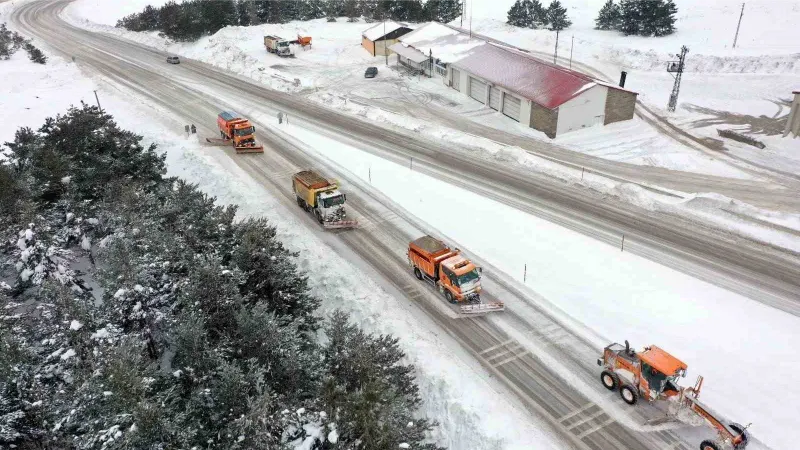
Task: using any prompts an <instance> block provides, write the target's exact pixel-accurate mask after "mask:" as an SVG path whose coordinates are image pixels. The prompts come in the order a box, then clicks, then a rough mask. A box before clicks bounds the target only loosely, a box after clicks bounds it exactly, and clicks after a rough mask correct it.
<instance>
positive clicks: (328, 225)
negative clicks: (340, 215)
mask: <svg viewBox="0 0 800 450" xmlns="http://www.w3.org/2000/svg"><path fill="white" fill-rule="evenodd" d="M322 227H323V228H325V229H326V230H335V229H342V228H357V227H358V221H356V220H338V221H336V222H325V223H323V224H322Z"/></svg>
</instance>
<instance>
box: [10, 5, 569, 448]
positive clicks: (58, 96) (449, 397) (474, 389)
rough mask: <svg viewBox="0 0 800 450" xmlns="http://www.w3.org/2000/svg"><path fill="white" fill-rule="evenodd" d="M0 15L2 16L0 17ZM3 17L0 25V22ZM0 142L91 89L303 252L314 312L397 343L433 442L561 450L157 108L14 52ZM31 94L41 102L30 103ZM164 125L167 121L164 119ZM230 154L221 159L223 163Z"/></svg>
mask: <svg viewBox="0 0 800 450" xmlns="http://www.w3.org/2000/svg"><path fill="white" fill-rule="evenodd" d="M1 16H2V15H1V14H0V17H1ZM0 20H1V19H0ZM0 72H2V73H3V80H4V83H3V85H2V86H0V106H2V109H0V122H1V123H3V127H2V128H0V141H2V142H5V141H10V140H13V138H14V132H15V131H16V130H17V129H18V128H19V127H23V126H28V127H32V128H37V127H39V126H41V124H42V123H43V122H44V119H45V118H46V117H48V116H54V115H56V114H58V113H62V112H64V111H65V110H66V109H67V108H68V107H69V105H71V104H79V103H80V102H81V101H84V102H87V103H94V101H95V100H94V93H93V91H94V90H95V89H98V94H99V95H100V100H101V104H102V106H103V108H104V109H105V110H106V111H107V112H108V113H110V114H112V115H114V117H115V120H116V121H117V123H119V124H120V126H121V127H122V128H124V129H128V130H132V131H134V132H136V133H138V134H141V135H143V136H144V138H145V142H144V144H145V145H148V144H149V143H151V142H152V143H156V144H157V145H158V146H159V149H160V150H161V151H164V152H166V154H167V164H168V169H169V174H170V175H175V176H180V177H182V178H184V179H186V180H188V181H190V182H192V183H197V184H199V185H200V186H202V189H203V191H205V192H206V193H208V194H209V195H212V196H215V197H217V200H218V202H220V203H222V204H229V203H236V204H238V205H239V206H240V208H239V214H240V215H241V216H242V217H247V216H260V217H266V218H268V219H269V220H270V221H271V222H272V223H273V224H274V225H275V226H276V227H277V229H278V235H279V238H280V239H281V241H282V242H284V243H285V244H286V246H287V248H289V249H291V250H292V251H297V252H300V255H299V257H298V260H297V261H296V262H297V264H298V266H299V267H300V268H301V269H303V270H305V271H307V272H308V273H314V274H316V275H315V276H313V277H310V278H309V285H310V287H311V289H312V292H313V293H314V294H315V295H317V296H319V297H321V298H324V299H325V302H324V303H323V306H322V309H321V311H320V313H321V314H328V313H330V312H332V311H333V310H334V309H342V310H344V311H346V312H348V313H350V314H351V316H352V319H353V320H354V321H355V322H357V323H358V324H359V325H361V326H362V327H363V328H364V329H366V330H368V331H370V332H374V333H391V334H393V335H395V336H397V337H399V338H400V339H401V345H402V346H403V349H404V351H405V352H406V354H407V355H408V360H409V362H410V363H412V364H414V365H415V366H416V367H417V373H416V376H417V382H418V384H419V387H420V393H421V396H422V398H423V400H424V405H423V410H422V411H421V413H422V414H425V415H427V416H428V417H430V418H434V419H436V420H438V421H439V422H440V423H441V424H440V426H439V428H438V433H437V435H436V436H434V437H435V438H436V439H437V441H438V442H439V443H440V444H442V445H446V446H447V447H449V448H453V449H496V450H516V449H519V450H523V449H530V448H533V447H534V446H535V447H536V448H541V449H544V450H547V449H557V448H561V447H560V446H559V444H557V441H556V440H554V439H552V438H551V437H550V436H548V435H547V434H546V433H545V432H543V431H542V430H541V429H540V428H538V427H537V424H536V423H535V422H534V421H533V420H532V419H531V417H530V416H529V415H528V414H527V413H526V412H525V411H523V410H521V409H518V408H517V407H516V406H515V405H514V404H513V403H512V402H509V401H507V400H506V399H505V397H504V396H503V395H502V393H500V392H498V391H496V390H495V383H493V382H492V381H491V380H489V379H488V376H487V375H486V374H485V372H484V371H483V370H482V369H481V368H480V367H478V366H477V363H476V362H474V361H473V360H472V358H471V357H470V356H469V355H467V354H466V353H464V352H463V351H461V350H459V345H458V344H457V343H456V342H454V341H452V340H451V339H450V338H449V337H447V336H446V335H443V334H442V333H436V332H435V331H432V330H434V329H435V325H433V324H432V323H430V321H429V319H427V318H426V317H425V316H423V315H421V313H420V312H419V311H418V310H417V309H416V307H414V306H412V305H411V304H410V303H409V302H408V301H407V300H405V299H402V298H401V297H398V296H396V293H394V292H389V291H387V290H385V289H384V288H383V287H381V286H379V285H377V284H376V283H375V282H374V281H371V280H370V278H369V276H368V275H366V274H365V273H363V272H362V271H361V270H360V269H358V268H356V267H355V266H353V265H352V264H350V263H349V262H348V261H346V260H345V259H344V258H343V257H341V256H339V255H338V254H337V253H336V252H335V251H333V250H331V249H330V248H329V247H328V245H327V244H326V242H325V240H326V239H330V237H329V236H328V235H325V234H324V233H322V232H320V231H319V230H310V229H308V228H307V227H306V226H305V225H304V224H303V223H302V222H300V221H299V220H297V219H294V218H293V215H292V214H291V213H290V212H289V211H288V210H287V209H286V207H285V206H284V205H282V204H280V203H279V202H278V201H277V200H276V199H274V198H273V197H271V196H270V194H269V193H266V192H265V191H264V189H263V187H261V186H260V185H258V184H257V183H256V182H254V181H251V180H250V178H249V176H248V175H247V174H245V173H243V172H240V171H239V169H237V168H236V166H235V165H234V164H232V163H228V164H224V159H223V160H221V159H220V158H219V156H218V155H215V154H214V153H215V152H216V151H217V150H215V149H209V148H208V147H206V146H202V145H200V143H199V142H197V140H196V139H187V138H185V137H184V136H182V135H176V134H175V133H174V130H175V129H180V128H181V127H182V124H173V123H170V122H169V120H170V119H169V118H168V117H167V116H156V115H154V110H153V109H150V108H148V107H146V106H144V105H142V104H141V103H140V102H139V101H138V100H136V99H132V98H129V97H126V96H125V95H123V94H121V93H120V92H119V91H117V89H116V88H115V87H114V86H111V85H108V84H106V83H105V82H102V81H99V80H92V79H90V78H87V77H86V76H84V75H83V74H82V73H81V72H80V71H79V70H78V69H77V68H76V67H75V65H74V64H72V63H70V62H66V61H64V60H62V59H60V58H58V57H53V56H50V60H49V62H48V64H47V65H45V66H39V65H35V64H32V63H30V62H29V61H28V60H27V56H26V55H24V53H22V52H20V53H18V54H17V55H15V56H14V57H13V58H12V59H11V60H9V61H0ZM37 97H38V98H37ZM165 120H166V122H165ZM224 158H227V157H224Z"/></svg>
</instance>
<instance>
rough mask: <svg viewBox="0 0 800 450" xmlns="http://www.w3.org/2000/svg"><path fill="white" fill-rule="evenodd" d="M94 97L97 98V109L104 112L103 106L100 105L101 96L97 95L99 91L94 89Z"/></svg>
mask: <svg viewBox="0 0 800 450" xmlns="http://www.w3.org/2000/svg"><path fill="white" fill-rule="evenodd" d="M94 99H95V100H97V109H99V110H100V112H103V107H102V106H100V98H99V97H98V96H97V91H94Z"/></svg>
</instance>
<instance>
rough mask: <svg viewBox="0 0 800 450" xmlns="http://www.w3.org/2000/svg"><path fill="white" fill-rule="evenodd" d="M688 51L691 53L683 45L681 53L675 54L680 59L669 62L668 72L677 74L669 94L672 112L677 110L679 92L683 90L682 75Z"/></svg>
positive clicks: (669, 108)
mask: <svg viewBox="0 0 800 450" xmlns="http://www.w3.org/2000/svg"><path fill="white" fill-rule="evenodd" d="M687 53H689V49H688V48H686V46H685V45H684V46H683V47H681V52H680V54H678V55H675V56H677V57H678V58H680V59H679V60H678V61H670V62H668V63H667V72H669V73H670V74H673V73H674V74H675V75H673V77H675V84H674V85H673V86H672V94H671V95H670V96H669V105H668V106H667V109H668V110H669V111H670V112H675V107H676V106H678V93H679V92H680V90H681V76H682V75H683V69H684V67H685V62H686V54H687Z"/></svg>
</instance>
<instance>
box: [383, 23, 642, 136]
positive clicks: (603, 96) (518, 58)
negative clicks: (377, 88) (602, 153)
mask: <svg viewBox="0 0 800 450" xmlns="http://www.w3.org/2000/svg"><path fill="white" fill-rule="evenodd" d="M399 41H400V42H398V43H396V44H394V45H393V46H391V47H390V49H391V50H393V51H395V52H396V53H397V54H398V62H400V63H401V64H403V65H405V66H408V67H411V68H413V69H417V70H421V71H423V72H425V73H426V74H428V75H431V76H434V75H438V76H441V77H442V79H443V81H444V83H445V84H446V85H448V86H450V87H452V88H453V89H455V90H457V91H459V92H462V93H464V94H465V95H467V96H469V97H471V98H473V99H474V100H476V101H478V102H480V103H483V104H484V105H486V106H488V107H490V108H492V109H495V110H497V111H499V112H501V113H503V114H505V115H506V116H508V117H510V118H512V119H514V120H516V121H518V122H520V123H522V124H524V125H526V126H529V127H531V128H534V129H536V130H539V131H542V132H543V133H545V134H546V135H547V136H549V137H551V138H555V137H556V136H557V135H560V134H563V133H566V132H569V131H574V130H580V129H583V128H587V127H592V126H596V125H606V124H609V123H614V122H619V121H622V120H630V119H632V118H633V113H634V108H635V105H636V96H637V94H636V93H635V92H632V91H629V90H626V89H624V88H622V87H619V86H617V85H614V84H611V83H607V82H605V81H602V80H598V79H596V78H594V77H591V76H589V75H587V74H584V73H581V72H578V71H575V70H570V69H567V68H566V67H561V66H558V65H555V64H552V63H550V62H547V61H544V60H541V59H539V58H536V57H534V56H532V55H531V54H530V53H528V52H526V51H524V50H522V49H519V48H516V47H513V46H511V45H508V44H504V43H502V42H499V41H497V40H494V39H490V38H487V37H485V36H481V35H477V34H474V33H468V32H467V31H465V30H462V29H460V28H458V27H453V26H450V25H444V24H440V23H436V22H431V23H428V24H425V25H423V26H420V27H419V28H417V29H416V30H414V31H413V32H411V33H408V34H407V35H405V36H402V37H401V38H400V39H399Z"/></svg>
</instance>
